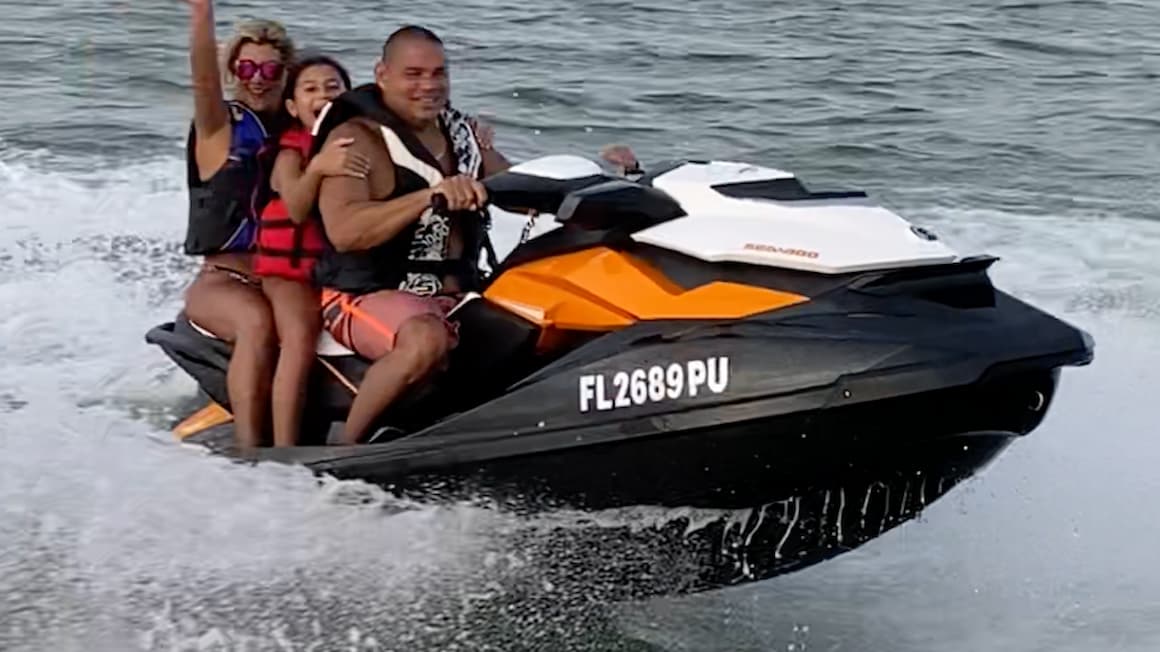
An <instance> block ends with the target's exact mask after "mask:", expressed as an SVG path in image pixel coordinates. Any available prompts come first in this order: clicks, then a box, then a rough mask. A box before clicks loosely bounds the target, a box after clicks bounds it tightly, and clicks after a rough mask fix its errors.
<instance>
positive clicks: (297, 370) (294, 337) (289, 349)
mask: <svg viewBox="0 0 1160 652" xmlns="http://www.w3.org/2000/svg"><path fill="white" fill-rule="evenodd" d="M262 290H263V291H264V292H265V293H266V296H267V297H269V299H270V305H271V306H272V307H273V310H274V324H275V326H276V327H277V331H278V341H279V343H280V345H281V351H280V352H279V354H278V366H277V368H276V369H275V370H274V389H273V406H274V445H275V446H294V445H296V444H297V443H298V435H299V428H300V427H301V425H302V406H303V404H304V403H305V401H306V389H307V383H308V382H309V380H310V370H311V369H312V368H313V367H314V352H315V347H316V346H317V343H318V333H319V332H320V331H321V330H322V315H321V314H320V312H319V309H318V306H319V301H318V294H319V293H318V290H316V289H314V288H313V287H311V286H310V285H308V284H306V283H299V282H297V281H291V280H289V279H284V278H277V277H267V278H263V279H262Z"/></svg>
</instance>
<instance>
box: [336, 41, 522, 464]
mask: <svg viewBox="0 0 1160 652" xmlns="http://www.w3.org/2000/svg"><path fill="white" fill-rule="evenodd" d="M449 95H450V83H449V80H448V74H447V61H446V57H445V54H444V50H443V43H442V42H441V41H440V39H439V37H437V36H436V35H435V34H433V33H432V32H430V31H429V30H427V29H424V28H422V27H416V26H407V27H403V28H401V29H399V30H397V31H396V32H395V33H394V34H392V35H391V36H390V38H388V39H387V41H386V43H385V44H384V45H383V52H382V58H381V59H380V60H379V61H378V62H376V64H375V82H374V83H373V84H367V85H365V86H362V87H360V88H357V89H354V90H352V91H350V92H348V93H346V94H344V95H343V96H341V97H339V98H338V99H336V100H335V101H334V102H333V103H332V104H331V105H329V106H328V107H327V109H326V110H325V113H324V114H323V115H322V116H320V119H319V120H318V122H317V126H316V136H315V144H314V147H315V148H316V150H317V149H320V148H321V147H323V146H324V145H325V143H326V142H327V141H330V140H336V139H346V138H349V139H353V142H352V144H351V145H350V149H351V150H352V151H353V152H358V153H360V154H362V155H363V156H365V157H366V158H367V159H368V160H369V161H370V173H369V174H368V175H367V176H366V177H365V178H357V177H328V178H327V179H326V180H324V181H323V182H322V185H321V187H320V189H319V202H318V207H319V211H320V213H321V216H322V222H323V226H324V229H325V231H326V235H327V239H328V240H329V245H330V246H329V247H328V248H327V251H326V252H325V253H324V254H323V256H322V258H321V260H320V261H319V263H318V265H317V267H316V272H315V274H316V276H315V278H316V280H317V281H318V282H319V284H320V285H322V287H323V288H324V289H323V320H324V324H325V327H326V328H327V330H328V331H329V332H330V333H331V334H332V335H333V336H334V337H335V339H337V340H338V341H339V342H341V343H342V344H343V345H344V346H346V347H347V348H350V349H352V350H353V351H355V352H356V353H358V354H359V355H361V356H363V357H366V358H368V359H370V360H373V361H374V362H373V364H372V365H371V367H370V369H369V370H368V371H367V373H366V376H365V377H364V379H363V381H362V384H361V386H360V387H359V390H358V395H357V396H356V397H355V400H354V403H353V404H352V406H351V410H350V414H349V415H348V417H347V420H346V426H345V429H344V431H343V435H342V443H346V444H354V443H358V442H359V441H360V440H362V439H363V437H364V435H365V433H366V431H367V429H368V428H369V427H370V425H371V424H372V423H373V421H374V420H375V419H376V418H377V417H378V415H379V414H381V413H382V412H383V410H385V409H386V408H387V407H388V406H389V405H390V404H391V403H392V402H394V401H395V400H396V399H397V398H399V396H400V395H401V394H403V393H404V392H405V391H406V390H407V389H409V388H411V387H415V386H417V385H419V384H421V383H423V382H424V381H426V380H427V379H428V378H430V377H431V376H432V375H433V374H434V373H435V372H437V371H439V370H440V369H441V368H442V367H443V366H444V365H445V364H446V360H447V356H448V353H449V352H450V350H451V349H452V348H453V347H454V346H455V344H456V331H455V327H454V325H453V324H451V323H450V322H449V321H448V320H447V318H446V315H447V312H448V310H450V308H451V307H453V306H454V305H455V303H456V299H455V297H454V295H456V294H457V293H459V292H461V291H464V290H467V289H470V288H469V287H468V286H469V285H470V282H471V279H472V278H473V274H474V273H477V271H478V270H477V268H476V263H477V260H473V259H471V256H472V255H473V254H477V252H478V250H477V249H476V248H475V247H474V246H473V243H474V242H476V241H477V240H478V238H479V237H480V233H479V230H480V229H481V228H482V227H481V225H480V224H479V222H478V220H477V219H472V216H471V213H470V212H464V213H460V214H459V215H458V216H457V217H456V219H449V218H448V217H445V216H443V215H440V214H436V213H435V212H434V211H432V210H431V206H432V201H433V198H434V197H435V195H437V194H439V195H443V197H444V198H445V199H446V209H447V211H449V212H452V213H455V212H456V211H476V210H479V209H480V208H481V207H482V206H483V204H484V202H485V201H486V200H487V191H486V190H485V189H484V187H483V186H482V185H481V184H480V183H479V181H478V180H479V179H481V178H483V177H485V176H488V175H491V174H495V173H497V172H500V171H502V170H505V169H507V168H508V167H509V166H510V164H509V163H508V161H507V159H506V158H504V156H503V155H502V154H500V153H499V152H497V151H495V150H493V149H490V148H486V149H485V148H481V147H480V146H479V141H478V139H477V138H476V137H475V134H474V132H473V130H472V127H471V122H470V121H469V120H468V119H467V118H466V116H464V115H463V114H461V113H459V112H458V111H455V110H454V109H451V108H450V107H449V104H448V97H449ZM461 257H462V260H459V259H460V258H461ZM388 353H390V355H389V356H388V355H387V354H388Z"/></svg>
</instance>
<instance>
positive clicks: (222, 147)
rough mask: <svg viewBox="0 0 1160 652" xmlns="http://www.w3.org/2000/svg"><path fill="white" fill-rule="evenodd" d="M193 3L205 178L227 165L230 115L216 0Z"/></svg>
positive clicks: (192, 48) (196, 101)
mask: <svg viewBox="0 0 1160 652" xmlns="http://www.w3.org/2000/svg"><path fill="white" fill-rule="evenodd" d="M187 2H189V6H190V21H189V27H190V32H189V66H190V73H191V75H192V81H193V125H194V129H195V130H196V134H197V136H196V140H195V143H196V148H197V149H196V151H197V169H198V173H199V176H200V177H201V179H202V180H203V181H204V180H206V179H208V178H210V177H211V176H213V175H214V173H215V172H217V171H218V169H220V168H221V167H222V166H223V165H225V162H226V158H227V157H228V156H229V151H230V129H229V123H230V121H229V115H228V114H227V113H226V107H225V102H224V101H223V96H222V75H221V70H220V68H219V67H218V61H217V57H218V54H217V42H216V41H215V39H214V25H213V21H214V16H213V1H212V0H187Z"/></svg>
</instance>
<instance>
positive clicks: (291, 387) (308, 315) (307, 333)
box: [254, 55, 369, 446]
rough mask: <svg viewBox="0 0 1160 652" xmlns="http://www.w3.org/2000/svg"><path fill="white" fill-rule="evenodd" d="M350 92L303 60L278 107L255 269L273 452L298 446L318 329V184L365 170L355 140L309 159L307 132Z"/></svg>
mask: <svg viewBox="0 0 1160 652" xmlns="http://www.w3.org/2000/svg"><path fill="white" fill-rule="evenodd" d="M350 87H351V83H350V75H349V74H347V72H346V70H345V69H344V68H343V67H342V66H341V65H339V63H338V62H337V61H335V60H334V59H331V58H330V57H327V56H322V55H318V56H311V57H306V58H303V59H301V60H299V61H297V62H295V63H294V65H292V66H291V67H290V69H289V70H288V71H287V76H286V88H285V91H284V104H285V110H286V113H287V114H288V116H289V122H290V124H289V126H288V128H287V129H286V131H285V132H284V133H283V135H282V136H281V138H280V139H279V143H278V145H279V150H278V155H277V158H276V159H275V161H274V169H273V172H272V173H271V177H270V187H271V189H272V190H273V191H274V192H275V193H277V196H276V197H275V198H274V199H272V200H271V201H270V202H269V203H268V204H267V205H266V207H265V209H264V210H263V211H262V215H261V219H260V221H259V227H258V229H259V230H258V249H257V255H256V257H255V263H254V272H255V273H256V274H257V275H258V276H260V277H261V279H262V290H263V292H265V294H266V297H267V298H268V299H269V300H270V305H271V306H272V307H273V312H274V324H275V327H276V330H277V334H278V340H279V341H280V343H281V351H280V354H279V356H278V364H277V367H276V368H275V371H274V383H273V387H272V392H271V394H272V399H273V400H272V403H273V417H274V445H275V446H294V445H295V444H296V443H297V442H298V431H299V425H300V421H301V418H302V404H303V401H304V400H305V398H306V388H307V382H308V380H309V378H310V371H311V368H312V367H313V365H314V353H315V347H316V345H317V341H318V335H319V331H320V330H321V329H322V318H321V315H320V312H319V293H318V290H317V289H316V288H315V287H314V286H313V284H312V282H311V270H312V269H313V267H314V263H315V261H316V260H317V259H318V256H320V255H321V253H322V246H323V240H322V232H321V228H322V226H321V224H320V223H319V222H318V221H317V220H314V219H312V218H311V212H312V209H313V206H314V201H315V199H316V198H317V196H318V187H319V184H320V183H321V182H322V179H323V178H324V177H327V176H342V175H346V176H356V177H364V176H366V174H367V172H368V170H369V163H368V161H367V160H366V158H365V157H363V156H362V155H360V154H357V153H353V152H351V151H349V150H348V149H347V148H348V146H349V145H350V144H351V142H353V139H346V140H339V141H336V142H334V143H332V144H331V145H328V146H327V147H326V148H325V149H323V150H322V151H321V152H319V153H318V155H317V156H315V157H314V158H313V159H310V158H309V155H310V146H311V136H310V131H311V129H312V128H313V126H314V121H315V120H316V119H317V117H318V114H319V112H321V111H322V109H323V108H324V107H325V106H326V104H327V103H328V102H330V100H332V99H334V98H335V97H338V96H339V95H341V94H342V93H343V92H345V91H347V90H349V89H350Z"/></svg>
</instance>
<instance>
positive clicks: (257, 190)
mask: <svg viewBox="0 0 1160 652" xmlns="http://www.w3.org/2000/svg"><path fill="white" fill-rule="evenodd" d="M226 104H227V111H228V113H229V118H230V130H231V135H230V151H229V156H228V157H227V158H226V162H225V164H224V165H223V166H222V167H221V169H219V170H218V171H217V172H215V173H214V175H213V176H212V177H210V178H209V179H208V180H207V181H202V180H201V178H200V175H199V174H198V170H197V157H196V154H195V146H196V141H195V127H194V126H193V125H190V128H189V138H188V141H187V142H186V149H185V152H186V153H185V169H186V185H187V186H188V188H189V225H188V226H187V228H186V232H185V253H186V254H187V255H190V256H208V255H212V254H218V253H226V252H245V251H251V250H252V249H253V246H254V234H255V232H256V231H257V223H256V216H257V215H258V212H259V211H260V210H261V209H262V207H263V206H264V205H265V203H266V201H268V199H269V195H270V185H269V181H270V179H269V175H270V171H269V167H270V166H269V165H268V161H267V160H265V157H264V156H263V155H264V154H265V153H266V151H268V150H269V148H267V147H266V145H267V144H268V142H269V135H268V133H267V131H266V126H265V125H263V124H262V120H261V119H260V118H259V117H258V116H257V114H255V113H254V112H253V111H251V110H250V109H249V108H247V107H246V106H245V105H243V104H242V103H240V102H237V101H230V102H227V103H226Z"/></svg>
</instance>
